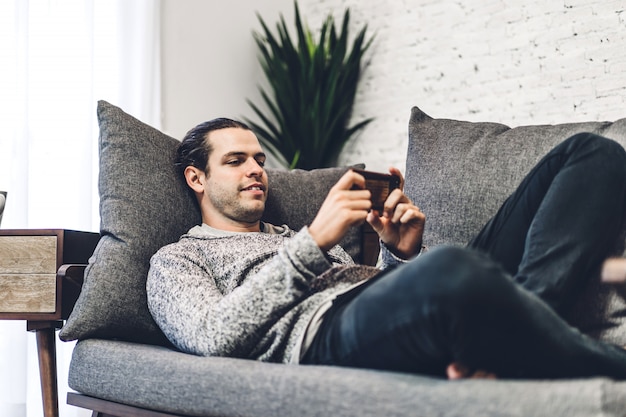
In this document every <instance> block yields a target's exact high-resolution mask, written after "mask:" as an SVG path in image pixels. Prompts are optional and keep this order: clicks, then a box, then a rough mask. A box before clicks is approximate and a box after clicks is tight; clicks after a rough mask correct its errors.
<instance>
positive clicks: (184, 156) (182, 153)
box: [176, 117, 251, 174]
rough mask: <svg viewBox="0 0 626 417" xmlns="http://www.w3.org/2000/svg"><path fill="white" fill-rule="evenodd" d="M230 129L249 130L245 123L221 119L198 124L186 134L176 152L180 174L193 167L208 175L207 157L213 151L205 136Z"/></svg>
mask: <svg viewBox="0 0 626 417" xmlns="http://www.w3.org/2000/svg"><path fill="white" fill-rule="evenodd" d="M230 127H235V128H240V129H245V130H251V129H250V128H249V127H248V126H247V125H246V124H245V123H242V122H239V121H237V120H232V119H227V118H224V117H221V118H218V119H213V120H209V121H208V122H204V123H200V124H199V125H198V126H196V127H194V128H193V129H191V130H190V131H189V132H187V134H186V135H185V137H184V138H183V140H182V142H181V144H180V145H179V146H178V151H177V152H178V154H177V157H176V167H177V168H178V170H179V171H180V173H181V174H182V173H183V172H184V171H185V168H187V167H188V166H193V167H196V168H198V169H201V170H202V171H204V172H206V173H207V174H208V172H209V156H210V155H211V152H212V151H213V147H212V146H211V144H210V143H209V141H208V140H206V139H207V136H208V134H209V133H211V132H213V131H215V130H220V129H227V128H230Z"/></svg>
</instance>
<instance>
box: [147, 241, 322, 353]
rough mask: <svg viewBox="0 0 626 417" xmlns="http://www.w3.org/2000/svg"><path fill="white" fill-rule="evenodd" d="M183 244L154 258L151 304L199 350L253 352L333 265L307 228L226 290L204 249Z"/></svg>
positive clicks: (175, 337) (184, 346)
mask: <svg viewBox="0 0 626 417" xmlns="http://www.w3.org/2000/svg"><path fill="white" fill-rule="evenodd" d="M180 249H181V247H177V245H176V244H175V245H171V246H168V247H165V248H163V249H161V250H160V251H159V252H158V253H157V254H156V255H155V256H154V257H153V258H152V260H151V268H150V272H149V275H148V282H147V291H148V306H149V308H150V312H151V313H152V315H153V317H154V319H155V321H156V322H157V324H158V325H159V327H160V328H161V329H162V330H163V332H164V333H165V335H166V336H167V337H168V339H170V341H172V342H173V343H174V344H175V345H176V346H177V347H178V348H180V349H181V350H183V351H186V352H190V353H195V354H199V355H214V356H232V357H250V355H251V352H252V351H253V350H254V349H255V348H257V345H258V343H259V341H260V340H261V339H262V338H263V337H265V336H266V334H267V331H268V330H269V329H270V328H271V327H272V325H273V324H275V323H276V321H277V320H279V319H280V318H281V317H283V315H284V314H286V312H287V311H288V310H289V309H290V308H291V307H292V306H293V305H294V304H295V303H297V302H298V301H299V300H301V299H302V298H303V297H305V295H306V294H307V290H308V288H309V284H310V282H311V281H312V280H313V278H315V277H316V276H317V275H319V274H321V273H322V272H324V271H325V270H327V269H328V268H330V266H331V265H330V263H329V262H328V260H327V259H326V257H325V256H324V254H323V253H322V251H321V250H320V249H319V247H318V246H317V245H316V243H315V242H314V241H313V239H312V238H311V236H310V234H309V233H308V232H307V230H306V229H303V230H302V231H301V232H300V233H298V234H297V235H296V236H294V237H293V238H291V239H289V240H286V241H285V243H284V245H283V247H282V248H281V249H279V250H278V253H277V254H276V255H275V256H274V257H273V258H272V259H271V260H269V261H267V263H266V264H265V265H264V266H263V267H262V268H261V269H259V270H258V272H256V273H251V274H250V275H248V276H246V277H241V282H242V283H241V285H239V286H238V287H236V288H234V289H233V290H232V291H230V292H227V293H225V294H222V291H220V289H218V287H217V285H216V282H215V280H214V278H213V277H212V276H210V275H209V274H210V272H209V269H208V267H207V265H204V264H203V257H202V256H201V255H202V254H194V253H193V251H190V250H187V251H181V250H180ZM204 262H205V263H206V261H204Z"/></svg>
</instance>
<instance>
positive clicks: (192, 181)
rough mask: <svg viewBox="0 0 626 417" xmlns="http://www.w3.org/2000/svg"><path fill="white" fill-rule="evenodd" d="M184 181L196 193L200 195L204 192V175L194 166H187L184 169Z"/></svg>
mask: <svg viewBox="0 0 626 417" xmlns="http://www.w3.org/2000/svg"><path fill="white" fill-rule="evenodd" d="M185 180H186V181H187V185H188V186H189V187H190V188H191V189H192V190H193V191H194V192H195V193H196V194H202V193H203V192H204V182H205V181H206V174H205V173H204V171H202V170H201V169H198V168H196V167H194V166H188V167H187V168H185Z"/></svg>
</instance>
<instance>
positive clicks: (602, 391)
mask: <svg viewBox="0 0 626 417" xmlns="http://www.w3.org/2000/svg"><path fill="white" fill-rule="evenodd" d="M98 118H99V122H100V129H101V134H100V208H101V222H102V223H101V239H100V242H99V244H98V247H97V248H96V250H95V252H94V254H93V256H92V258H91V259H90V263H89V265H88V266H87V269H86V271H85V273H84V284H83V287H82V292H81V294H80V297H79V299H78V301H77V303H76V305H75V307H74V310H73V312H72V314H71V316H70V318H69V319H68V321H67V323H66V325H65V326H64V328H63V329H62V330H61V333H60V337H61V339H63V340H75V339H78V340H79V342H78V343H77V344H76V347H75V349H74V353H73V357H72V361H71V365H70V372H69V385H70V387H71V388H72V389H73V390H75V392H73V393H70V394H69V395H68V402H69V403H70V404H74V405H76V406H80V407H85V408H90V409H92V410H94V411H96V414H94V415H98V416H105V415H110V416H120V417H125V416H128V417H130V416H148V415H152V416H174V415H175V416H298V417H301V416H327V415H335V416H408V415H419V416H472V415H477V416H546V417H554V416H568V417H573V416H624V415H626V382H616V381H612V380H610V379H607V378H592V379H577V380H556V381H547V380H541V381H539V380H522V381H520V380H495V381H491V380H463V381H446V380H442V379H435V378H429V377H424V376H420V375H411V374H402V373H392V372H380V371H371V370H363V369H349V368H333V367H323V366H295V365H284V364H271V363H260V362H256V361H250V360H242V359H232V358H215V357H210V358H204V357H196V356H191V355H188V354H184V353H181V352H178V351H176V350H175V349H173V348H172V347H171V346H170V345H169V344H168V343H167V341H166V340H165V338H164V336H163V334H162V333H161V332H160V331H159V329H158V328H157V326H156V325H155V323H154V322H153V321H152V318H151V316H150V314H149V312H148V309H147V306H146V294H145V280H146V274H147V270H148V261H149V258H150V256H151V255H152V254H153V253H154V252H155V251H156V250H157V249H158V248H159V247H161V246H163V245H165V244H166V243H169V242H172V241H175V240H177V239H178V238H179V236H180V235H181V234H182V233H184V232H185V231H186V230H187V229H188V228H189V227H191V226H192V225H194V224H196V223H198V222H199V221H200V216H199V212H198V210H197V208H196V207H195V204H194V202H193V197H192V196H191V195H190V194H189V192H188V191H187V190H186V188H185V185H184V184H183V183H182V181H181V180H180V179H178V178H177V176H176V175H175V172H174V170H173V167H172V161H173V158H174V152H175V148H176V145H177V143H178V142H177V141H176V140H175V139H173V138H170V137H168V136H166V135H164V134H163V133H161V132H159V131H158V130H156V129H153V128H151V127H150V126H147V125H145V124H143V123H141V122H140V121H138V120H136V119H134V118H132V117H130V116H129V115H127V114H126V113H124V112H123V111H122V110H121V109H119V108H117V107H115V106H113V105H111V104H109V103H106V102H100V103H99V105H98ZM581 131H592V132H596V133H599V134H601V135H604V136H607V137H610V138H613V139H616V140H618V141H619V142H620V143H621V144H622V145H623V146H624V145H626V119H621V120H618V121H616V122H613V123H609V122H592V123H578V124H563V125H556V126H527V127H518V128H515V129H511V128H509V127H507V126H504V125H501V124H496V123H470V122H463V121H455V120H445V119H433V118H431V117H429V116H428V115H426V114H425V113H423V112H422V111H421V110H419V109H418V108H413V110H412V112H411V116H410V121H409V145H408V155H407V165H406V171H405V172H406V187H405V191H406V193H407V194H408V195H409V197H411V198H412V199H413V200H414V201H416V202H417V204H418V205H419V206H420V207H421V208H422V210H423V211H424V212H425V213H426V214H427V216H428V220H427V229H426V234H425V240H426V242H425V243H426V244H428V245H429V246H434V245H437V244H441V243H448V244H464V243H465V242H466V241H468V240H469V238H470V237H471V236H472V235H473V234H474V233H476V232H477V231H478V230H479V229H480V227H481V226H482V224H483V223H484V222H485V221H486V220H487V219H488V218H489V217H490V216H491V215H492V214H493V213H494V212H495V210H496V209H497V208H498V206H499V205H500V203H501V202H502V201H503V200H504V198H505V197H506V196H507V195H508V194H509V193H510V192H511V191H512V190H513V189H514V187H515V186H516V184H517V183H518V182H519V181H520V180H521V178H522V177H523V175H524V174H525V172H526V171H528V169H529V168H530V167H531V166H532V165H533V164H534V163H535V162H536V161H537V160H538V159H539V158H540V157H541V156H542V155H543V154H544V153H545V152H546V151H547V150H549V149H550V148H551V147H552V146H554V145H555V144H557V143H558V142H560V141H561V140H563V139H565V138H567V137H568V136H570V135H572V134H574V133H577V132H581ZM345 169H346V168H329V169H321V170H315V171H310V172H305V171H290V172H287V171H281V170H269V177H270V182H271V193H270V200H269V201H268V212H267V218H266V220H269V221H272V222H274V223H287V224H289V225H290V226H291V227H293V228H299V227H300V226H302V225H304V224H306V223H308V222H310V221H311V219H312V218H313V216H314V215H315V213H316V211H317V208H318V207H319V205H320V204H321V202H322V201H323V199H324V197H325V194H326V192H327V190H328V189H329V188H330V186H332V184H334V182H335V181H336V180H337V179H338V178H339V176H340V175H341V174H342V173H343V172H344V171H345ZM366 235H367V234H366ZM363 236H364V235H363V233H362V230H360V229H354V230H351V231H350V233H349V235H348V236H347V237H346V239H345V240H344V242H343V244H344V245H345V246H346V247H347V248H348V250H349V251H350V253H351V254H352V255H353V256H354V257H355V258H356V259H362V258H363V257H367V256H368V255H366V254H364V253H363V249H364V247H365V246H364V244H363ZM591 281H592V282H591V283H590V285H589V289H588V291H585V294H584V295H583V297H581V299H580V300H578V304H577V305H576V308H574V309H573V310H572V312H571V314H570V316H568V319H569V320H571V322H572V323H573V324H575V325H576V326H579V327H580V328H581V329H583V330H584V331H585V332H587V333H590V334H592V335H593V336H594V337H599V338H602V339H605V340H609V341H612V342H615V343H620V344H622V345H626V330H625V329H626V327H625V325H624V318H625V316H626V305H625V304H624V302H623V301H622V300H621V299H620V298H619V297H617V296H616V295H615V294H614V293H613V291H612V290H611V289H610V288H607V287H604V286H601V285H600V284H599V280H598V277H592V280H591ZM150 410H151V411H150ZM97 413H100V414H97Z"/></svg>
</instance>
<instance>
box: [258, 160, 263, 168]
mask: <svg viewBox="0 0 626 417" xmlns="http://www.w3.org/2000/svg"><path fill="white" fill-rule="evenodd" d="M256 163H257V164H259V166H260V167H261V168H263V167H264V166H265V161H256Z"/></svg>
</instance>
